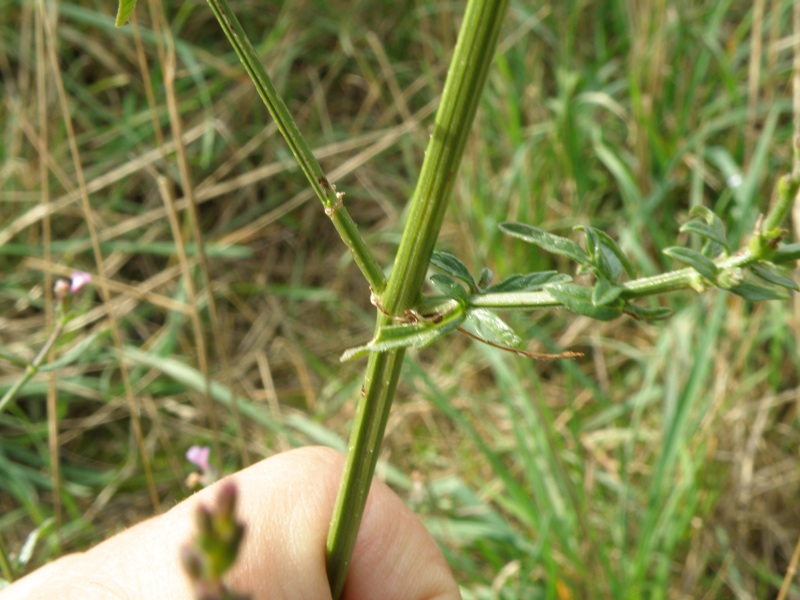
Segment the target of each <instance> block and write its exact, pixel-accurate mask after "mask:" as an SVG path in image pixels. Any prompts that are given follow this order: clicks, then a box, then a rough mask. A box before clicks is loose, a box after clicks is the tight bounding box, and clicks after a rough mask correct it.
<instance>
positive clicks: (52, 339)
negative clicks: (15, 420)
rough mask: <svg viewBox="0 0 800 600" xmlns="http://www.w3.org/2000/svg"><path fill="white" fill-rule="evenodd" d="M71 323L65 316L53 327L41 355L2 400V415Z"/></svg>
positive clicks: (0, 410) (36, 371)
mask: <svg viewBox="0 0 800 600" xmlns="http://www.w3.org/2000/svg"><path fill="white" fill-rule="evenodd" d="M68 321H69V315H67V314H63V315H61V316H60V317H59V319H58V320H57V321H56V324H55V327H53V331H51V332H50V335H49V336H48V337H47V340H46V341H45V343H44V345H43V346H42V347H41V349H40V350H39V353H38V354H37V355H36V356H35V357H34V359H33V360H32V361H31V362H30V363H28V364H27V365H26V366H25V372H24V373H23V375H22V377H20V378H19V379H18V380H17V381H16V382H14V385H12V386H11V387H10V388H9V389H8V391H6V393H5V394H3V397H2V398H0V413H2V412H3V411H4V410H5V408H6V406H7V405H8V404H9V403H10V402H11V401H12V400H13V399H14V398H16V397H17V394H18V393H19V391H20V390H21V389H22V388H23V386H24V385H25V384H26V383H28V382H29V381H30V380H31V379H32V378H33V376H34V375H36V373H38V372H39V365H41V364H42V361H43V360H44V358H45V357H46V356H47V354H48V353H49V352H50V349H51V348H52V347H53V344H55V343H56V340H57V339H58V338H59V336H60V335H61V332H62V331H64V326H65V325H66V324H67V322H68Z"/></svg>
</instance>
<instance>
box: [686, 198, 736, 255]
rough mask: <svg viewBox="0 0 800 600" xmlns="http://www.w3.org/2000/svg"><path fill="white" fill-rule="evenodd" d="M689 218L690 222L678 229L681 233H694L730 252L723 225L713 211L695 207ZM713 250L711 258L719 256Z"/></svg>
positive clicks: (700, 206) (703, 207)
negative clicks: (690, 218)
mask: <svg viewBox="0 0 800 600" xmlns="http://www.w3.org/2000/svg"><path fill="white" fill-rule="evenodd" d="M689 216H690V217H692V220H691V221H688V222H687V223H684V224H683V226H682V227H681V228H680V231H681V232H685V231H688V232H690V233H696V234H697V235H699V236H700V237H702V238H705V239H706V240H708V241H709V242H711V244H712V245H717V246H718V247H720V248H724V249H725V250H726V251H728V252H730V244H729V243H728V237H727V235H726V234H725V225H724V224H723V222H722V219H720V218H719V217H718V216H717V215H716V213H714V211H712V210H710V209H709V208H707V207H705V206H702V205H697V206H694V207H692V210H690V211H689ZM714 250H716V249H712V256H716V255H717V254H719V251H718V250H717V251H714Z"/></svg>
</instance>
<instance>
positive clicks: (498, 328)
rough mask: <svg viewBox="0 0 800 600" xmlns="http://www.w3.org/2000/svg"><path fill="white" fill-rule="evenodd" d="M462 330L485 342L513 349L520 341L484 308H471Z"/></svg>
mask: <svg viewBox="0 0 800 600" xmlns="http://www.w3.org/2000/svg"><path fill="white" fill-rule="evenodd" d="M464 328H465V329H467V330H468V331H469V332H470V333H473V334H475V335H476V336H478V337H479V338H481V339H484V340H486V341H487V342H492V343H493V344H497V345H499V346H507V347H509V348H515V347H516V346H519V345H520V344H521V343H522V339H521V338H520V337H519V336H518V335H517V334H516V333H515V332H514V330H513V329H511V327H509V326H508V325H507V324H506V322H505V321H503V320H502V319H501V318H500V317H498V316H497V315H496V314H495V313H493V312H492V311H490V310H487V309H485V308H473V309H471V310H469V312H468V313H467V318H466V320H465V321H464Z"/></svg>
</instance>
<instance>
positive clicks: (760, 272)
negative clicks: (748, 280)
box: [750, 265, 800, 292]
mask: <svg viewBox="0 0 800 600" xmlns="http://www.w3.org/2000/svg"><path fill="white" fill-rule="evenodd" d="M750 270H751V271H753V273H755V274H756V275H757V276H758V277H760V278H761V279H763V280H764V281H767V282H769V283H774V284H775V285H779V286H781V287H783V288H786V289H789V290H794V291H795V292H800V288H799V287H798V286H797V282H796V281H795V280H794V279H789V278H788V277H784V276H783V275H781V274H780V273H776V272H775V271H773V270H772V269H769V268H767V267H765V266H763V265H752V266H751V267H750Z"/></svg>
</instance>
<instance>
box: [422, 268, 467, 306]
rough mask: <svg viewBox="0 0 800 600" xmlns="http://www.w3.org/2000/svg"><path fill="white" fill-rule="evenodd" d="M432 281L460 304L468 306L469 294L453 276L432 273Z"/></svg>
mask: <svg viewBox="0 0 800 600" xmlns="http://www.w3.org/2000/svg"><path fill="white" fill-rule="evenodd" d="M431 283H432V284H433V285H435V286H436V289H438V290H439V291H440V292H442V293H443V294H444V295H445V296H447V297H448V298H451V299H453V300H455V301H456V302H458V303H459V304H461V305H463V306H466V305H467V303H468V302H469V294H467V292H466V291H465V290H464V288H463V287H461V286H460V285H459V284H458V283H456V281H455V280H454V279H453V278H452V277H448V276H447V275H438V274H437V275H431Z"/></svg>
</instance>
